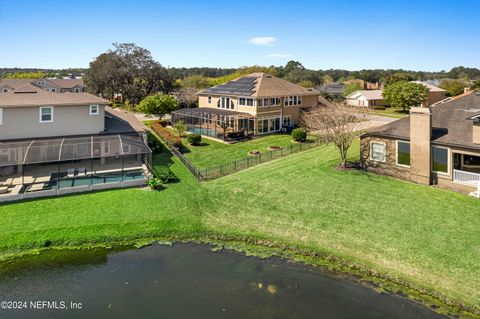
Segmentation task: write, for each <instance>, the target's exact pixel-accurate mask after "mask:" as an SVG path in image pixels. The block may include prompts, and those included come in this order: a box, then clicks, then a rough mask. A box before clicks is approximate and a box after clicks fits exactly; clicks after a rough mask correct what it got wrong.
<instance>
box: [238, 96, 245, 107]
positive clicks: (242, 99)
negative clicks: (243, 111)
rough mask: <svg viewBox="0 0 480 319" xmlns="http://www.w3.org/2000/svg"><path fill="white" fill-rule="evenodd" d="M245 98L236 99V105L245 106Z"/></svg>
mask: <svg viewBox="0 0 480 319" xmlns="http://www.w3.org/2000/svg"><path fill="white" fill-rule="evenodd" d="M245 100H246V99H245V98H244V97H239V98H238V105H246V102H245Z"/></svg>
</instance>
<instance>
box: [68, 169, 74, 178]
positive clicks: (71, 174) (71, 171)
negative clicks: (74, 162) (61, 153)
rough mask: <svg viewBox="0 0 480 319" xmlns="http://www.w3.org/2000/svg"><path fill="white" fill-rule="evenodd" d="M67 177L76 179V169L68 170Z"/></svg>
mask: <svg viewBox="0 0 480 319" xmlns="http://www.w3.org/2000/svg"><path fill="white" fill-rule="evenodd" d="M67 176H68V177H74V176H75V169H74V168H69V169H67Z"/></svg>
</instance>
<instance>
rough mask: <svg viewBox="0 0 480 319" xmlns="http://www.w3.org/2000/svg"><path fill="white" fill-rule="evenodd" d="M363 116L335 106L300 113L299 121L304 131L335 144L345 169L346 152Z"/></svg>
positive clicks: (351, 109)
mask: <svg viewBox="0 0 480 319" xmlns="http://www.w3.org/2000/svg"><path fill="white" fill-rule="evenodd" d="M364 116H365V115H364V114H362V113H361V112H359V111H357V110H356V109H353V108H348V107H344V106H340V105H337V106H335V107H321V108H316V109H313V110H310V111H307V112H302V114H301V118H300V120H301V123H302V125H303V126H304V127H305V128H306V129H308V130H309V131H313V132H317V133H319V134H320V135H322V136H324V137H325V140H326V141H327V143H333V144H335V146H336V147H337V149H338V151H339V152H340V158H341V160H342V163H341V165H342V167H343V168H345V167H346V165H347V154H348V150H349V148H350V146H351V145H352V143H353V141H354V140H355V138H356V137H357V134H358V133H357V132H358V130H359V129H360V127H361V126H360V123H361V122H362V121H363V120H364Z"/></svg>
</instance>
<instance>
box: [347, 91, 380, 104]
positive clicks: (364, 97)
mask: <svg viewBox="0 0 480 319" xmlns="http://www.w3.org/2000/svg"><path fill="white" fill-rule="evenodd" d="M346 101H347V105H350V106H357V107H374V106H376V105H385V100H384V99H383V96H382V90H360V91H355V92H353V93H351V94H349V95H347V96H346Z"/></svg>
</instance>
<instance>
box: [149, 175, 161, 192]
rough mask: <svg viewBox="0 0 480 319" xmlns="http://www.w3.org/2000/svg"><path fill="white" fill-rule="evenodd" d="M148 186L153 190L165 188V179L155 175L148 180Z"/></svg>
mask: <svg viewBox="0 0 480 319" xmlns="http://www.w3.org/2000/svg"><path fill="white" fill-rule="evenodd" d="M147 185H148V187H150V188H151V189H153V190H156V191H158V190H161V189H163V188H164V187H163V181H162V180H161V179H160V178H157V177H154V178H152V179H150V180H148V181H147Z"/></svg>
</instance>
